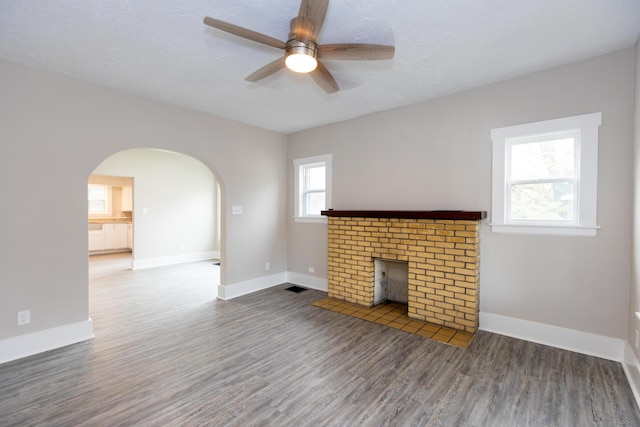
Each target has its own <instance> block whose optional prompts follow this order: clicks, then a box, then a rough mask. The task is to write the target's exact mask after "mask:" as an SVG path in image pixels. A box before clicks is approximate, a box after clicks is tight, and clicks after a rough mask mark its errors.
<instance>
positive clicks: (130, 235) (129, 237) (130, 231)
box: [127, 224, 133, 249]
mask: <svg viewBox="0 0 640 427" xmlns="http://www.w3.org/2000/svg"><path fill="white" fill-rule="evenodd" d="M127 248H128V249H133V224H127Z"/></svg>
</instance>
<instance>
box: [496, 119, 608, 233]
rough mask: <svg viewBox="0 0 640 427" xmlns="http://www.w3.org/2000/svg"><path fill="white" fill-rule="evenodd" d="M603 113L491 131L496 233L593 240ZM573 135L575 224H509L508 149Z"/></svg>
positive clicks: (529, 222) (596, 228)
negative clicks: (588, 238)
mask: <svg viewBox="0 0 640 427" xmlns="http://www.w3.org/2000/svg"><path fill="white" fill-rule="evenodd" d="M601 124H602V113H591V114H583V115H580V116H573V117H565V118H560V119H554V120H546V121H542V122H536V123H527V124H522V125H516V126H509V127H503V128H496V129H492V130H491V140H492V141H493V166H492V174H493V176H492V214H491V216H492V218H491V230H492V231H493V232H496V233H515V234H547V235H568V236H595V235H596V234H597V230H598V229H599V228H600V227H598V226H597V225H596V213H597V212H596V211H597V190H598V128H599V126H600V125H601ZM569 133H574V134H575V135H576V142H575V147H574V156H575V164H574V168H575V177H574V179H575V183H574V191H575V193H576V194H575V197H576V199H575V200H576V202H575V205H574V210H575V212H574V215H575V220H574V221H546V220H537V221H531V220H511V219H510V218H509V212H510V206H509V188H510V184H511V182H510V181H509V179H510V176H511V174H510V172H511V171H510V170H509V168H510V165H511V147H512V146H513V144H514V142H515V143H517V142H521V141H524V140H528V141H544V140H545V139H546V140H548V139H549V136H550V135H554V134H555V135H557V134H569Z"/></svg>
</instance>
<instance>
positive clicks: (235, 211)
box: [231, 206, 242, 215]
mask: <svg viewBox="0 0 640 427" xmlns="http://www.w3.org/2000/svg"><path fill="white" fill-rule="evenodd" d="M231 215H242V206H231Z"/></svg>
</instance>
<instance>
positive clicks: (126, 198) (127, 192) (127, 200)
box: [120, 187, 133, 212]
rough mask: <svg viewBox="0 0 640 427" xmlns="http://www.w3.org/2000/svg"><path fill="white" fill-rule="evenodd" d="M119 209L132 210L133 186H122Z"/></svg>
mask: <svg viewBox="0 0 640 427" xmlns="http://www.w3.org/2000/svg"><path fill="white" fill-rule="evenodd" d="M120 210H122V211H124V212H130V211H132V210H133V188H132V187H122V200H121V205H120Z"/></svg>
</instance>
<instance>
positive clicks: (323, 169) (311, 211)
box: [293, 154, 331, 222]
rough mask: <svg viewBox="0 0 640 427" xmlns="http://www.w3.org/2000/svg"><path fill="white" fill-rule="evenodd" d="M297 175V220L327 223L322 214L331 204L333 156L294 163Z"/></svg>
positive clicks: (323, 156)
mask: <svg viewBox="0 0 640 427" xmlns="http://www.w3.org/2000/svg"><path fill="white" fill-rule="evenodd" d="M293 168H294V174H295V182H294V187H295V195H294V196H295V197H294V199H295V220H296V221H303V222H326V221H327V219H326V217H323V216H322V215H320V212H321V211H323V210H326V209H328V206H329V205H330V203H331V155H330V154H327V155H322V156H315V157H306V158H303V159H297V160H294V161H293Z"/></svg>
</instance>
